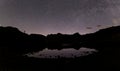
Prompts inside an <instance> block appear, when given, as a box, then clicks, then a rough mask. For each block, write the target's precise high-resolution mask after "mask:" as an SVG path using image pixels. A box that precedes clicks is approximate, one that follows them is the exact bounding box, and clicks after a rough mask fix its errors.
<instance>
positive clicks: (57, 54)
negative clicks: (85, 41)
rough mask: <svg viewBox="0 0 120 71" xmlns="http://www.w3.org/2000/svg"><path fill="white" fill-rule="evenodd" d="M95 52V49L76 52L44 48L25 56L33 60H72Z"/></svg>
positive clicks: (81, 49)
mask: <svg viewBox="0 0 120 71" xmlns="http://www.w3.org/2000/svg"><path fill="white" fill-rule="evenodd" d="M95 52H97V50H95V49H90V48H84V47H82V48H80V49H79V50H76V49H74V48H67V49H61V50H58V49H54V50H51V49H48V48H45V49H44V50H42V51H39V52H36V53H33V54H27V56H28V57H35V58H74V57H80V56H86V55H89V54H93V53H95Z"/></svg>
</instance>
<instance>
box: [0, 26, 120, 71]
mask: <svg viewBox="0 0 120 71" xmlns="http://www.w3.org/2000/svg"><path fill="white" fill-rule="evenodd" d="M119 44H120V26H116V27H110V28H106V29H102V30H100V31H98V32H95V33H91V34H86V35H80V34H79V33H75V34H72V35H67V34H61V33H58V34H51V35H48V36H43V35H39V34H30V35H28V34H26V33H24V32H21V31H19V30H18V29H17V28H14V27H0V68H1V69H0V70H2V71H38V70H41V69H47V68H50V69H51V70H52V69H53V70H57V69H54V68H59V69H61V70H64V69H66V70H67V69H69V70H72V69H73V70H77V69H78V70H82V69H85V70H95V68H97V71H98V70H100V71H101V70H105V69H106V70H114V71H115V70H117V69H119V67H120V48H119V47H120V45H119ZM56 47H57V48H56ZM73 47H74V48H75V49H79V48H80V47H86V48H93V49H97V50H98V51H99V52H98V53H96V54H92V55H88V56H85V57H78V58H74V59H71V58H69V59H64V58H62V59H57V60H55V59H37V58H28V57H24V56H22V55H24V54H26V53H34V52H37V51H39V50H43V49H44V48H48V49H58V50H60V49H63V48H73ZM37 69H38V70H37ZM95 71H96V70H95Z"/></svg>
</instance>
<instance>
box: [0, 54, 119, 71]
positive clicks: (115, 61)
mask: <svg viewBox="0 0 120 71" xmlns="http://www.w3.org/2000/svg"><path fill="white" fill-rule="evenodd" d="M104 56H106V55H100V53H97V54H93V55H89V56H85V57H79V58H74V59H73V58H71V59H70V58H68V59H67V58H59V59H38V58H28V57H18V58H14V59H6V60H3V61H2V63H1V65H2V66H1V67H0V68H1V70H0V71H45V70H48V71H64V70H66V71H69V70H72V71H109V70H112V71H119V70H120V59H119V57H117V58H115V57H114V58H112V57H111V56H108V57H104Z"/></svg>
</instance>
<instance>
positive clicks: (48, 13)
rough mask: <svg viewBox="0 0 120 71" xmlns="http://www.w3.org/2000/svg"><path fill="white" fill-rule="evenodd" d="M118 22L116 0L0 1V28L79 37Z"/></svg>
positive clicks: (118, 2) (119, 10)
mask: <svg viewBox="0 0 120 71" xmlns="http://www.w3.org/2000/svg"><path fill="white" fill-rule="evenodd" d="M119 23H120V0H0V25H2V26H14V27H17V28H19V29H20V30H21V31H24V30H25V31H26V33H38V34H44V35H46V34H50V33H53V34H54V33H63V34H72V33H75V32H79V33H80V34H85V33H91V32H95V31H97V30H98V29H101V28H106V27H110V26H116V25H119Z"/></svg>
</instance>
